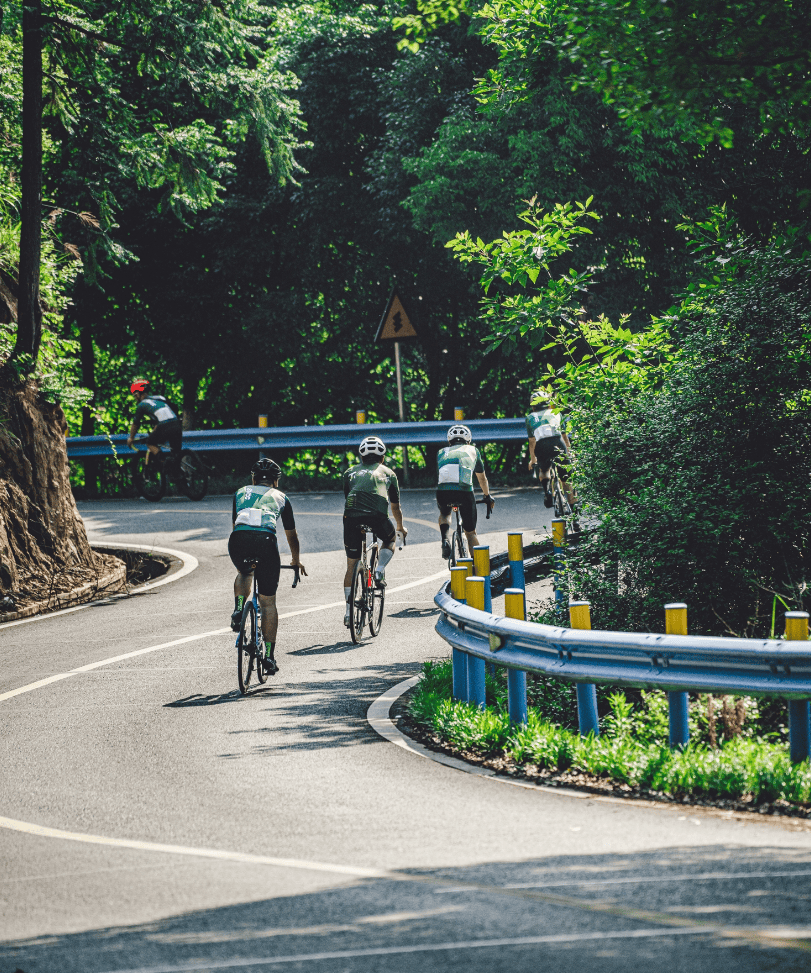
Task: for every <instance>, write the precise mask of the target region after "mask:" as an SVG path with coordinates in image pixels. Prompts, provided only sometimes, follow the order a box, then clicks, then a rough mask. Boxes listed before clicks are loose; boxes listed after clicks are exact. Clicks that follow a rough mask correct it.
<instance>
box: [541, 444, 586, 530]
mask: <svg viewBox="0 0 811 973" xmlns="http://www.w3.org/2000/svg"><path fill="white" fill-rule="evenodd" d="M532 475H533V476H534V477H535V479H536V480H539V479H540V470H539V468H538V464H537V463H536V464H535V465H534V466H533V467H532ZM549 492H550V493H551V495H552V507H553V509H554V511H555V516H556V517H562V518H564V519H566V518H569V517H571V518H572V527H573V528H574V530H575V531H579V530H580V524H579V522H578V520H577V512H576V511H575V510H572V505H571V504H570V503H569V499H568V497H567V496H566V491H565V490H564V488H563V480H562V479H561V475H560V469H559V468H558V463H557V457H555V458H554V459H553V460H552V466H551V467H550V469H549Z"/></svg>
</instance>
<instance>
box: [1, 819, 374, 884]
mask: <svg viewBox="0 0 811 973" xmlns="http://www.w3.org/2000/svg"><path fill="white" fill-rule="evenodd" d="M0 828H5V829H7V830H8V831H20V832H22V833H23V834H31V835H36V836H37V837H40V838H60V839H61V840H62V841H78V842H80V843H82V844H88V845H107V846H109V847H112V848H128V849H130V850H132V851H152V852H158V853H160V854H165V855H187V856H189V857H192V858H214V859H216V860H217V861H231V862H243V863H244V864H246V865H275V866H277V867H278V868H296V869H299V870H303V871H311V872H328V873H330V874H333V875H346V876H349V877H351V878H391V877H393V876H392V874H391V873H390V872H387V871H385V870H384V869H379V868H356V867H354V866H352V865H333V864H332V863H330V862H311V861H306V860H304V859H301V858H275V857H272V856H269V855H251V854H245V853H243V852H239V851H221V850H219V849H217V848H190V847H188V846H186V845H164V844H159V843H158V842H154V841H136V840H132V839H129V838H106V837H104V836H103V835H96V834H81V833H80V832H76V831H62V830H61V829H59V828H48V827H45V826H44V825H41V824H31V823H29V822H27V821H15V820H14V819H13V818H4V817H0Z"/></svg>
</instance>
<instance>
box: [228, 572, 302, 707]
mask: <svg viewBox="0 0 811 973" xmlns="http://www.w3.org/2000/svg"><path fill="white" fill-rule="evenodd" d="M246 567H250V570H251V571H253V572H254V576H253V595H252V596H251V597H250V598H246V599H245V604H244V605H243V606H242V618H241V619H240V622H239V633H238V635H237V641H236V649H237V678H238V680H239V691H240V692H241V693H242V695H243V696H244V695H245V694H246V693H247V692H248V686H249V685H250V682H251V676H252V675H253V674H254V672H255V673H256V678H257V681H258V682H259V684H260V685H264V684H265V683H266V682H267V681H268V673H267V672H265V660H266V659H267V646H266V645H265V640H264V638H263V637H262V609H261V608H260V607H259V589H258V587H257V584H256V573H255V572H256V565H255V564H254V565H253V566H250V565H246ZM280 567H281V569H282V570H287V571H293V572H294V574H293V584H292V587H293V588H295V587H296V585H297V584H298V582H299V569H298V565H297V564H282V565H280ZM245 573H246V574H247V573H248V572H247V571H245Z"/></svg>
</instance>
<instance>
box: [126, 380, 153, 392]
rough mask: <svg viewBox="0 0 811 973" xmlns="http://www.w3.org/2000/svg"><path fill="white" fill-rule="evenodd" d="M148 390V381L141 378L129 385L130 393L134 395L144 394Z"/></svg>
mask: <svg viewBox="0 0 811 973" xmlns="http://www.w3.org/2000/svg"><path fill="white" fill-rule="evenodd" d="M148 388H149V379H148V378H142V379H139V380H138V381H137V382H133V383H132V385H130V392H131V393H132V394H135V393H136V392H146V390H147V389H148Z"/></svg>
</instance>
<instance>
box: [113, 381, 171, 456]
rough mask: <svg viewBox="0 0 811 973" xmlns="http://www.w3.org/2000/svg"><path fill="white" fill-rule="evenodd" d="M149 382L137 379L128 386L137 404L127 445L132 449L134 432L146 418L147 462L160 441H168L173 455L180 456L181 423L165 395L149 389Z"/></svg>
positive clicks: (154, 452)
mask: <svg viewBox="0 0 811 973" xmlns="http://www.w3.org/2000/svg"><path fill="white" fill-rule="evenodd" d="M149 384H150V383H149V381H148V380H147V379H139V380H138V381H137V382H133V383H132V385H131V386H130V392H131V393H132V394H133V395H134V396H135V401H136V402H137V403H138V405H137V406H136V408H135V417H134V418H133V420H132V425H131V426H130V432H129V435H128V436H127V445H128V446H129V447H130V449H132V448H133V446H132V444H133V441H134V440H135V434H136V433H137V432H138V427H139V426H140V425H141V422H142V421H143V420H144V419H146V420H147V421H148V422H151V423H152V431H151V432H150V434H149V435H148V436H147V439H146V445H147V449H148V450H149V455H148V456H147V458H146V462H147V463H148V462H149V459H150V456H153V455H155V454H157V453H159V452H160V444H161V443H168V445H169V449H171V451H172V454H173V455H174V456H175V457H179V456H180V451H181V449H182V448H183V425H182V423H181V421H180V419H179V418H178V415H177V413H176V412H175V410H174V409H173V408H172V406H171V405H169V403H168V401H167V400H166V398H165V396H163V395H155V394H154V393H153V392H151V391H150V389H149Z"/></svg>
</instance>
